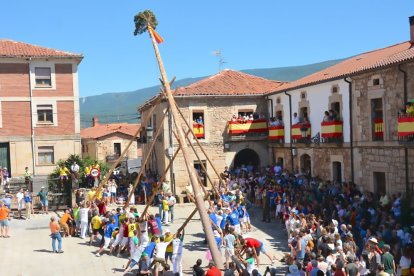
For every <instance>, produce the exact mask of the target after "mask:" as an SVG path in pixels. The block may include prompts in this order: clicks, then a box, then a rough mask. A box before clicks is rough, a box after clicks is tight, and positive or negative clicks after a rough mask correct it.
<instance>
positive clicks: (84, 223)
mask: <svg viewBox="0 0 414 276" xmlns="http://www.w3.org/2000/svg"><path fill="white" fill-rule="evenodd" d="M88 212H89V208H88V207H87V206H86V204H85V205H83V207H82V208H80V210H79V220H80V229H81V235H80V238H81V239H84V238H85V236H86V230H88Z"/></svg>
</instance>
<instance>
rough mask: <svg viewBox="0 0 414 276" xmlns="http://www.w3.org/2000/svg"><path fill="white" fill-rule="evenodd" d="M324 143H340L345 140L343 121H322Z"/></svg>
mask: <svg viewBox="0 0 414 276" xmlns="http://www.w3.org/2000/svg"><path fill="white" fill-rule="evenodd" d="M321 138H322V143H339V142H342V141H343V122H342V121H331V122H322V123H321Z"/></svg>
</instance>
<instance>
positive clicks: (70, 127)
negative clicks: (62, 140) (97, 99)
mask: <svg viewBox="0 0 414 276" xmlns="http://www.w3.org/2000/svg"><path fill="white" fill-rule="evenodd" d="M73 108H74V107H73V102H70V101H67V102H57V112H58V115H57V116H58V126H42V127H35V135H73V134H75V121H74V120H75V116H74V112H73ZM53 112H56V111H55V110H54V111H53Z"/></svg>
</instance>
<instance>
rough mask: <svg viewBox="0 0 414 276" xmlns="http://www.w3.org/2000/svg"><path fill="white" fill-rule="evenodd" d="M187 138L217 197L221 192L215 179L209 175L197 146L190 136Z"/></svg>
mask: <svg viewBox="0 0 414 276" xmlns="http://www.w3.org/2000/svg"><path fill="white" fill-rule="evenodd" d="M174 135H175V138H177V133H176V132H174ZM186 140H187V141H188V144H189V145H190V147H191V149H192V150H193V152H194V154H195V156H196V157H197V159H198V162H200V165H201V168H202V169H203V170H204V172H205V174H206V176H207V178H208V181H209V182H210V184H211V187H212V188H213V190H214V193H215V194H216V196H217V197H220V194H219V192H218V191H217V188H216V187H215V186H214V183H213V181H212V180H211V178H210V175H209V174H208V172H207V168H206V166H204V164H203V162H202V161H201V158H200V155H198V153H197V151H196V150H195V148H194V146H193V144H192V143H191V140H190V137H186ZM202 187H203V190H204V186H202Z"/></svg>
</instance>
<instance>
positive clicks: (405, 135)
mask: <svg viewBox="0 0 414 276" xmlns="http://www.w3.org/2000/svg"><path fill="white" fill-rule="evenodd" d="M398 142H400V143H414V116H409V115H399V116H398Z"/></svg>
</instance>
